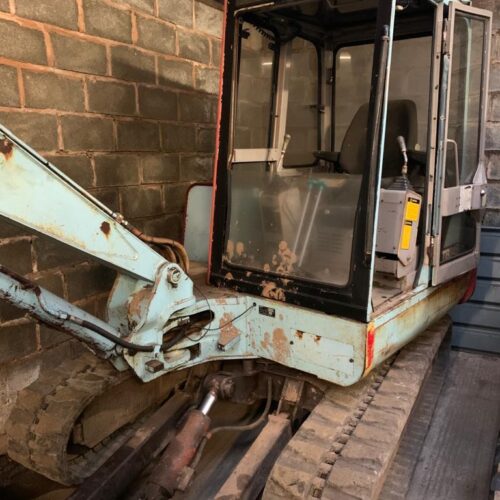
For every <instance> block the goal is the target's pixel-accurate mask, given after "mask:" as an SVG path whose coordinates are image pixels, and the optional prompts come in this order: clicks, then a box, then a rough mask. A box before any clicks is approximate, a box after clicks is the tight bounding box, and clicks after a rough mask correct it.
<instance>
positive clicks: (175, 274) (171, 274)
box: [167, 267, 182, 286]
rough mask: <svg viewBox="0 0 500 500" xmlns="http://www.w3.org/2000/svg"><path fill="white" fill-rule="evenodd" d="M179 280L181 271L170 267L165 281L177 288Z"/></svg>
mask: <svg viewBox="0 0 500 500" xmlns="http://www.w3.org/2000/svg"><path fill="white" fill-rule="evenodd" d="M181 278H182V274H181V271H180V270H179V269H177V268H176V267H172V268H171V269H169V270H168V273H167V281H168V282H169V283H170V284H171V285H173V286H177V285H178V284H179V283H180V281H181Z"/></svg>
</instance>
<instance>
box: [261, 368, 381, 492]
mask: <svg viewBox="0 0 500 500" xmlns="http://www.w3.org/2000/svg"><path fill="white" fill-rule="evenodd" d="M389 367H390V362H387V363H384V364H383V365H382V366H381V367H380V368H378V369H376V370H374V371H372V372H371V373H370V374H369V376H368V377H366V378H365V379H363V380H362V381H360V382H359V383H357V384H356V385H354V386H351V387H338V386H335V387H331V388H330V389H329V390H328V391H327V392H326V393H325V396H324V398H323V399H322V400H321V401H320V403H318V405H317V406H316V407H315V408H314V410H313V411H312V412H311V414H310V415H309V416H308V417H307V419H306V420H305V422H304V423H303V424H302V425H301V427H300V429H299V430H298V431H297V433H296V434H295V435H294V436H293V438H292V439H291V440H290V442H289V443H288V445H287V446H286V448H285V449H284V451H283V452H282V454H281V455H280V457H279V459H278V460H277V462H276V463H275V465H274V467H273V469H272V471H271V475H270V476H269V479H268V481H267V484H266V489H265V492H264V496H263V498H265V499H275V498H286V499H301V500H302V499H304V498H320V497H321V490H322V487H323V485H324V482H325V478H326V477H327V476H328V474H329V473H330V470H331V468H332V466H333V464H334V463H335V460H336V458H337V455H338V454H339V453H340V451H341V450H342V448H343V447H344V445H345V443H347V441H348V439H349V436H350V435H351V434H352V432H353V429H354V428H355V426H356V424H357V422H358V421H359V419H360V418H361V417H362V416H363V414H364V412H365V411H366V409H367V408H368V405H369V404H370V402H371V400H372V399H373V396H374V394H375V393H376V391H377V389H378V387H379V386H380V384H381V382H382V380H383V379H384V376H385V374H386V373H387V371H388V370H389Z"/></svg>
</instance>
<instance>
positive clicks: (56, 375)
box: [6, 353, 133, 485]
mask: <svg viewBox="0 0 500 500" xmlns="http://www.w3.org/2000/svg"><path fill="white" fill-rule="evenodd" d="M131 376H132V375H131V372H125V373H119V372H117V371H116V369H115V368H113V367H112V366H111V364H109V363H108V362H106V361H102V360H100V359H98V358H97V357H96V356H94V355H93V354H91V353H84V354H83V355H82V356H80V357H79V358H77V359H74V360H67V361H65V362H63V363H62V364H61V365H59V367H57V368H56V369H54V370H50V371H47V372H45V373H42V375H41V376H40V377H39V379H38V380H37V381H35V382H34V383H33V384H31V385H30V386H28V387H26V388H25V389H23V390H22V391H21V392H20V393H19V395H18V398H17V402H16V405H15V406H14V408H13V410H12V412H11V414H10V417H9V420H8V422H7V426H6V431H7V436H8V454H9V456H10V458H12V459H13V460H15V461H16V462H18V463H20V464H22V465H24V466H25V467H27V468H29V469H32V470H34V471H36V472H39V473H40V474H42V475H44V476H46V477H49V478H50V479H53V480H54V481H57V482H59V483H62V484H66V485H73V484H78V483H80V482H81V481H82V480H83V479H84V478H85V477H88V476H89V475H90V474H92V473H93V472H94V471H95V470H96V469H97V468H98V467H100V465H102V464H103V463H104V462H105V461H106V460H107V459H108V458H109V457H110V456H111V454H112V453H113V452H114V451H116V449H117V448H118V447H119V446H120V445H121V444H123V442H124V441H125V440H126V439H127V438H128V437H129V434H130V433H131V432H132V431H133V426H130V425H129V426H125V427H124V428H122V430H118V431H116V432H115V433H113V434H112V435H111V436H108V437H107V438H106V439H105V440H104V441H102V442H101V443H99V444H98V445H97V446H95V447H94V448H93V449H86V448H84V447H79V451H78V454H75V455H70V454H69V453H68V442H69V441H70V438H71V433H72V430H73V426H74V424H75V422H76V420H77V419H78V417H79V416H80V415H81V413H82V412H83V410H84V409H85V408H86V407H87V406H88V405H89V404H90V403H91V402H92V400H93V399H94V398H95V397H96V396H98V395H100V394H102V393H103V392H104V391H106V390H108V389H110V388H111V387H113V386H114V385H116V384H118V383H121V382H122V381H124V380H126V379H127V378H128V377H131Z"/></svg>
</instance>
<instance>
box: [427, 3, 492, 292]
mask: <svg viewBox="0 0 500 500" xmlns="http://www.w3.org/2000/svg"><path fill="white" fill-rule="evenodd" d="M445 26H447V28H446V29H445V32H444V33H445V35H444V37H443V50H442V75H441V99H440V111H439V126H438V152H437V168H436V189H435V192H434V193H435V195H434V196H435V197H434V218H433V227H432V236H433V241H434V245H433V250H432V262H433V265H434V268H433V274H432V284H433V285H437V284H439V283H442V282H445V281H447V280H449V279H451V278H453V277H454V276H458V275H460V274H463V273H465V272H467V271H470V270H471V269H474V268H475V267H477V263H478V260H479V232H480V218H481V208H483V207H484V204H485V201H486V199H485V194H486V172H485V164H484V161H483V157H482V155H483V150H484V138H485V123H486V107H487V95H488V65H489V51H490V33H491V13H490V12H488V11H485V10H481V9H476V8H473V7H469V6H465V5H463V4H460V3H459V2H456V1H454V2H450V5H449V12H448V21H447V23H446V21H445Z"/></svg>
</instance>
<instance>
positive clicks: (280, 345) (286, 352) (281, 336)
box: [273, 328, 290, 363]
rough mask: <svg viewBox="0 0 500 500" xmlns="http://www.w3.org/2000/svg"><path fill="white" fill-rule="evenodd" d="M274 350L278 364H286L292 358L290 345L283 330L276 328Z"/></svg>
mask: <svg viewBox="0 0 500 500" xmlns="http://www.w3.org/2000/svg"><path fill="white" fill-rule="evenodd" d="M273 349H274V357H275V359H276V361H277V362H278V363H285V362H286V360H287V359H288V358H289V357H290V345H289V343H288V339H287V338H286V335H285V332H284V331H283V328H276V329H275V330H274V331H273Z"/></svg>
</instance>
